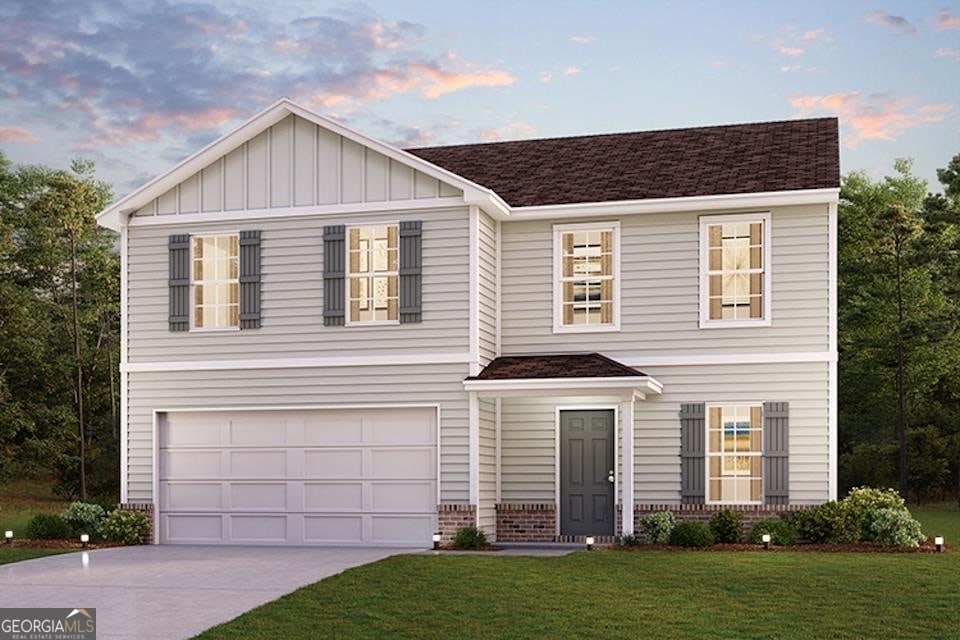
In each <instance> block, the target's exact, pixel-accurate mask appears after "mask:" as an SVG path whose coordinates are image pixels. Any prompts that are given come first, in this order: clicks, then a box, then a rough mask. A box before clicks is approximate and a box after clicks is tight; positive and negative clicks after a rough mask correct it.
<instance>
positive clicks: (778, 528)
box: [747, 518, 797, 547]
mask: <svg viewBox="0 0 960 640" xmlns="http://www.w3.org/2000/svg"><path fill="white" fill-rule="evenodd" d="M765 533H769V534H770V544H775V545H777V546H780V547H789V546H790V545H792V544H793V543H794V542H796V540H797V533H796V532H795V531H794V530H793V527H792V526H790V523H789V522H787V521H786V520H784V519H782V518H764V519H763V520H758V521H757V523H756V524H755V525H753V529H751V530H750V537H749V538H747V541H748V542H750V543H751V544H762V543H763V534H765Z"/></svg>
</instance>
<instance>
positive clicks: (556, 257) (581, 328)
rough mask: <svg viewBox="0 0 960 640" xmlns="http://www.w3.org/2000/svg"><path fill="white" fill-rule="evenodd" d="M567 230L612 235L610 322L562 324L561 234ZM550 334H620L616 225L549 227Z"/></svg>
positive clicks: (603, 223)
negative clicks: (603, 232)
mask: <svg viewBox="0 0 960 640" xmlns="http://www.w3.org/2000/svg"><path fill="white" fill-rule="evenodd" d="M570 231H612V232H613V322H612V323H611V324H593V325H591V324H587V325H565V324H563V286H562V282H561V277H562V274H563V240H562V238H563V234H564V233H566V232H570ZM552 273H553V332H554V333H605V332H611V331H620V222H619V221H617V220H615V221H613V222H581V223H576V224H555V225H553V271H552Z"/></svg>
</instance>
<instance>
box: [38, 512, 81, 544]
mask: <svg viewBox="0 0 960 640" xmlns="http://www.w3.org/2000/svg"><path fill="white" fill-rule="evenodd" d="M26 534H27V538H33V539H37V540H68V539H70V538H72V537H73V531H72V530H71V529H70V525H68V524H67V523H66V522H64V520H63V518H61V517H60V516H55V515H53V514H50V513H38V514H37V515H35V516H33V518H31V519H30V522H28V523H27V531H26Z"/></svg>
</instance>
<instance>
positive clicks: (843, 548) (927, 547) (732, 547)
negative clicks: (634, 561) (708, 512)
mask: <svg viewBox="0 0 960 640" xmlns="http://www.w3.org/2000/svg"><path fill="white" fill-rule="evenodd" d="M603 549H605V550H609V551H765V552H766V553H771V552H776V551H816V552H820V553H835V552H841V553H936V552H937V547H936V545H935V544H933V541H931V540H927V541H926V542H922V543H920V546H919V547H888V546H884V545H882V544H877V543H876V542H858V543H856V544H813V543H806V544H794V545H791V546H788V547H777V546H774V545H770V549H767V550H765V549H764V548H763V545H762V544H745V543H741V544H714V545H710V546H709V547H704V548H695V547H673V546H670V545H667V544H640V545H635V546H630V547H623V546H620V545H609V546H605V547H603ZM943 552H944V553H949V552H950V548H949V547H947V546H946V545H944V546H943Z"/></svg>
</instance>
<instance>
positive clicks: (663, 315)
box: [501, 205, 828, 364]
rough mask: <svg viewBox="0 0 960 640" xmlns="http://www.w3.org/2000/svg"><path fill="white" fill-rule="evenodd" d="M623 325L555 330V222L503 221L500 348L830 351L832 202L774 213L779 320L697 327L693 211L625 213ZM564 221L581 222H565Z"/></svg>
mask: <svg viewBox="0 0 960 640" xmlns="http://www.w3.org/2000/svg"><path fill="white" fill-rule="evenodd" d="M619 220H620V225H621V241H620V256H621V257H620V265H621V267H620V271H621V286H620V290H621V296H622V303H621V330H620V331H619V332H609V333H606V332H605V333H589V334H582V333H580V334H577V333H566V334H554V333H553V253H552V252H553V233H552V223H551V222H550V221H530V222H507V223H504V224H503V228H502V236H501V242H502V248H501V255H502V261H503V262H502V265H501V268H502V270H503V271H502V276H501V278H502V290H501V293H502V301H501V304H502V338H501V339H502V347H501V349H502V352H503V353H504V354H507V355H509V354H511V353H515V354H517V353H545V352H556V351H583V350H596V351H601V352H603V353H604V354H605V355H608V356H610V357H613V358H616V359H618V360H621V361H624V362H626V363H628V364H629V363H632V362H634V361H637V360H638V359H640V358H641V356H676V355H681V354H682V355H703V354H707V353H709V354H722V353H744V352H765V353H779V352H784V351H800V352H803V351H818V352H822V351H826V350H827V348H828V341H827V337H828V335H827V319H828V300H827V293H828V247H827V231H828V230H827V225H828V219H827V206H826V205H823V206H807V207H783V208H776V209H773V210H772V220H771V230H772V269H773V285H772V286H773V309H772V317H773V325H772V326H770V327H754V328H746V329H743V328H737V329H722V328H721V329H715V328H711V329H700V328H699V266H698V265H699V258H698V256H699V238H698V233H699V227H698V215H697V214H696V213H674V214H662V215H661V214H653V215H636V216H621V217H620V218H619ZM564 222H574V220H565V221H564Z"/></svg>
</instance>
